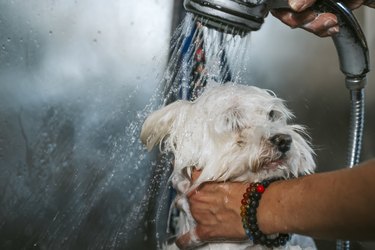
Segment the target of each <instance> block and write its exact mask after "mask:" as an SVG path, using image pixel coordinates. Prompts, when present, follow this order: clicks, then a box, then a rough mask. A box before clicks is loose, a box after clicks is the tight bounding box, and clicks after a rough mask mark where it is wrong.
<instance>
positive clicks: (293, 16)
mask: <svg viewBox="0 0 375 250" xmlns="http://www.w3.org/2000/svg"><path fill="white" fill-rule="evenodd" d="M271 13H272V15H273V16H275V17H276V18H278V19H279V20H280V21H281V22H283V23H285V24H286V25H288V26H289V27H291V28H293V29H294V28H299V27H301V26H303V25H304V24H307V23H309V22H312V21H314V20H315V18H316V17H317V15H318V14H317V13H316V12H314V11H305V12H302V13H297V12H292V11H290V10H284V9H278V10H272V11H271Z"/></svg>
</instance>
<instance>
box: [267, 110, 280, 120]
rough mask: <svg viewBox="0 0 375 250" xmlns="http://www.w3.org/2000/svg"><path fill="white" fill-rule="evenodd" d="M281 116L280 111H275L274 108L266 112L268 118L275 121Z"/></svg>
mask: <svg viewBox="0 0 375 250" xmlns="http://www.w3.org/2000/svg"><path fill="white" fill-rule="evenodd" d="M280 117H281V113H280V112H278V111H276V110H271V111H270V112H269V113H268V119H269V120H270V121H276V120H279V119H280Z"/></svg>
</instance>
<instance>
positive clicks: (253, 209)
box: [247, 207, 257, 215]
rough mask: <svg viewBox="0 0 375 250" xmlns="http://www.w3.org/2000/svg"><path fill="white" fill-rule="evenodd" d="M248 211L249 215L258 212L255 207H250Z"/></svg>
mask: <svg viewBox="0 0 375 250" xmlns="http://www.w3.org/2000/svg"><path fill="white" fill-rule="evenodd" d="M247 212H248V214H249V215H252V214H256V213H257V210H256V209H255V208H253V207H250V208H249V210H247Z"/></svg>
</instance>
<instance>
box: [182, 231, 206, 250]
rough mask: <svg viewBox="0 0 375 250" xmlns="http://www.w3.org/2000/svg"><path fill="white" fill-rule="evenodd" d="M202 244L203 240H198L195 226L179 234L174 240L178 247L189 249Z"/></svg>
mask: <svg viewBox="0 0 375 250" xmlns="http://www.w3.org/2000/svg"><path fill="white" fill-rule="evenodd" d="M202 244H203V242H202V241H200V240H199V238H198V236H197V233H196V230H195V228H194V229H192V230H190V231H189V232H187V233H186V234H183V235H181V236H180V237H178V238H177V240H176V245H177V246H178V247H179V248H180V249H191V248H194V247H197V246H199V245H202Z"/></svg>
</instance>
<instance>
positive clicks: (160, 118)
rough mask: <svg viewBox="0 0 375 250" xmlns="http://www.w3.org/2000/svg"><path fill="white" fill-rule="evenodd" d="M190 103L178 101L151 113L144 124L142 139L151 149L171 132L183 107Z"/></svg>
mask: <svg viewBox="0 0 375 250" xmlns="http://www.w3.org/2000/svg"><path fill="white" fill-rule="evenodd" d="M188 104H189V102H187V101H176V102H174V103H171V104H169V105H167V106H165V107H164V108H161V109H159V110H157V111H155V112H153V113H151V114H150V115H149V116H148V117H147V118H146V120H145V122H144V123H143V126H142V131H141V140H142V142H143V144H145V145H146V147H147V149H148V150H149V151H151V149H152V148H153V147H154V146H155V144H158V143H160V142H161V141H162V140H163V139H164V137H166V136H167V135H168V134H169V132H170V129H171V128H172V126H173V123H174V121H175V120H176V117H177V116H178V115H179V114H180V112H181V111H182V107H183V106H186V105H188Z"/></svg>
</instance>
